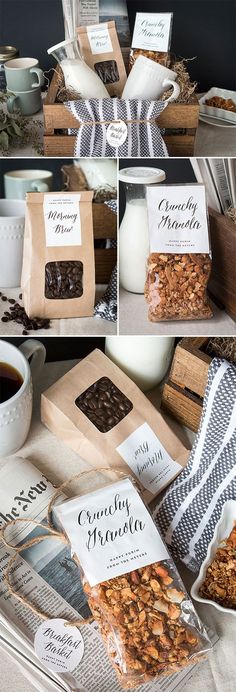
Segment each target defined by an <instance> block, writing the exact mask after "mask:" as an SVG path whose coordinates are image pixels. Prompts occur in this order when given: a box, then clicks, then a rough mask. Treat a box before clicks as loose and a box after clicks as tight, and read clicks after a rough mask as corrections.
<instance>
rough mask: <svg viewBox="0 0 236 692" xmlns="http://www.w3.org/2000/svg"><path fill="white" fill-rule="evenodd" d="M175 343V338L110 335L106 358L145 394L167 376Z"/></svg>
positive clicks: (107, 338) (107, 339)
mask: <svg viewBox="0 0 236 692" xmlns="http://www.w3.org/2000/svg"><path fill="white" fill-rule="evenodd" d="M174 341H175V337H172V336H107V337H106V355H107V356H108V358H110V359H111V360H112V361H113V362H114V363H115V364H116V365H118V366H119V367H120V368H121V370H123V371H124V372H125V373H126V375H128V376H129V377H131V380H133V381H134V382H135V383H136V384H137V385H138V387H140V389H142V391H143V392H146V391H147V390H148V389H152V388H153V387H155V385H157V384H158V383H159V382H161V380H163V377H165V374H166V372H167V370H168V368H169V365H170V363H171V360H172V356H173V350H174Z"/></svg>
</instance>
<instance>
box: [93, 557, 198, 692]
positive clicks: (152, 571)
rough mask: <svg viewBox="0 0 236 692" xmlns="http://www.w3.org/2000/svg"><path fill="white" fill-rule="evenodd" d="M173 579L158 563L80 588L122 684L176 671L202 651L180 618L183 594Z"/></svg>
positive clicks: (163, 566)
mask: <svg viewBox="0 0 236 692" xmlns="http://www.w3.org/2000/svg"><path fill="white" fill-rule="evenodd" d="M174 582H175V580H174V578H173V576H171V571H170V569H169V568H168V569H167V567H166V566H165V565H164V564H163V563H161V562H156V563H154V564H152V565H149V566H147V567H143V568H140V569H137V570H135V571H133V572H130V573H128V574H124V575H122V576H120V577H115V578H113V579H110V580H109V581H105V582H102V583H101V584H99V585H97V586H95V587H92V588H91V587H90V586H89V584H87V583H86V584H85V586H84V590H85V592H86V594H87V595H88V603H89V606H90V608H91V611H92V613H93V615H94V617H95V620H96V621H97V622H98V624H99V627H100V630H101V634H102V636H103V639H104V642H105V645H106V647H107V650H108V654H109V656H110V658H111V660H112V663H113V665H114V667H115V669H116V672H117V674H118V677H119V679H120V683H121V684H123V686H124V687H126V688H132V687H136V686H137V685H140V684H141V683H144V682H146V681H148V680H151V679H153V678H154V677H155V676H157V675H163V674H166V675H168V674H170V673H173V672H175V671H179V670H180V669H181V668H182V667H184V666H186V665H188V663H189V659H190V657H192V656H193V655H196V654H197V652H198V651H199V650H200V646H199V645H200V643H201V642H200V640H199V638H198V636H197V635H196V631H195V630H194V628H193V629H191V627H186V626H185V624H184V618H182V607H181V603H182V602H183V601H184V600H186V598H187V594H186V593H185V592H184V591H181V590H179V588H176V587H175V583H174Z"/></svg>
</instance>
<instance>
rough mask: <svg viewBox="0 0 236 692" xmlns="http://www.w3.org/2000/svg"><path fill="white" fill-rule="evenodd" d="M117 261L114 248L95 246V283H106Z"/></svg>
mask: <svg viewBox="0 0 236 692" xmlns="http://www.w3.org/2000/svg"><path fill="white" fill-rule="evenodd" d="M116 261H117V256H116V250H115V249H114V248H109V249H107V250H103V249H102V248H95V276H96V283H97V284H107V283H108V282H109V280H110V278H111V273H112V270H113V269H114V267H115V265H116Z"/></svg>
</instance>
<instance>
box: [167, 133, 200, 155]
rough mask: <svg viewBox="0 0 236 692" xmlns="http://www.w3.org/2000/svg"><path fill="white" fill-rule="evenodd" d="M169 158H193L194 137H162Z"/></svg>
mask: <svg viewBox="0 0 236 692" xmlns="http://www.w3.org/2000/svg"><path fill="white" fill-rule="evenodd" d="M164 140H165V143H166V146H167V149H168V153H169V156H180V157H183V156H193V154H194V144H195V136H194V135H174V134H173V135H164Z"/></svg>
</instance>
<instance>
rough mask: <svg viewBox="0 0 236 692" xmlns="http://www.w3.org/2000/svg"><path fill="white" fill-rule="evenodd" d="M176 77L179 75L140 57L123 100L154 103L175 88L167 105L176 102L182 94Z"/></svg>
mask: <svg viewBox="0 0 236 692" xmlns="http://www.w3.org/2000/svg"><path fill="white" fill-rule="evenodd" d="M176 77H177V74H176V72H173V70H169V68H168V67H164V65H160V63H158V62H154V60H150V59H149V58H146V57H145V56H144V55H140V56H139V57H138V58H137V60H135V63H134V65H133V67H132V70H131V72H130V74H129V76H128V79H127V82H126V84H125V87H124V91H123V94H122V97H121V98H122V99H147V100H148V101H149V100H150V101H153V100H157V99H158V98H160V96H162V94H164V91H167V90H168V89H169V88H170V87H173V92H172V94H171V95H170V96H169V98H168V99H166V101H165V103H169V101H175V100H176V99H177V98H178V96H179V93H180V87H179V85H178V84H176V81H175V80H176Z"/></svg>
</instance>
